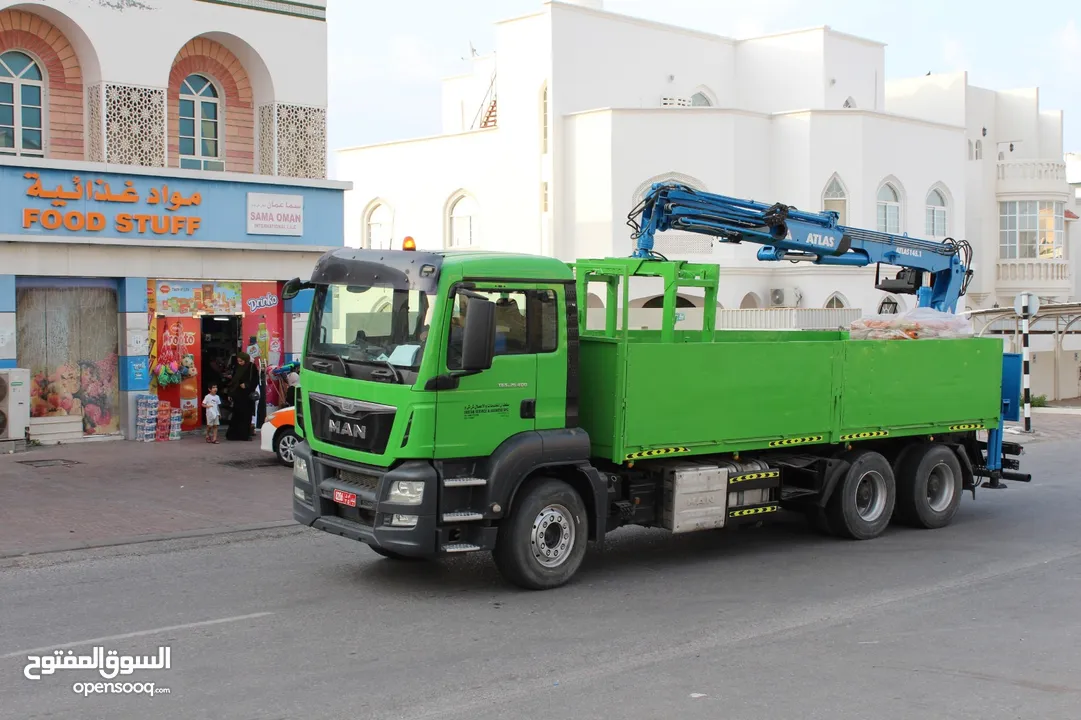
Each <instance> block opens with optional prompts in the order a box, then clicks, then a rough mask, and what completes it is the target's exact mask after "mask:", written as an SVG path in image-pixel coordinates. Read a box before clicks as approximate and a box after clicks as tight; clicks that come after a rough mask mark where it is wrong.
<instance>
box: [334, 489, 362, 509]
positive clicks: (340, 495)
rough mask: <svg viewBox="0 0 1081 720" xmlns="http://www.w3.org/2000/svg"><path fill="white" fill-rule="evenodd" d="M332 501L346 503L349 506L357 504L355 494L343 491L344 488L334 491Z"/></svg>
mask: <svg viewBox="0 0 1081 720" xmlns="http://www.w3.org/2000/svg"><path fill="white" fill-rule="evenodd" d="M334 502H336V503H340V504H342V505H348V506H349V507H356V506H357V494H356V493H351V492H345V491H344V490H335V491H334Z"/></svg>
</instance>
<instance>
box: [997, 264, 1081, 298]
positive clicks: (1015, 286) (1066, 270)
mask: <svg viewBox="0 0 1081 720" xmlns="http://www.w3.org/2000/svg"><path fill="white" fill-rule="evenodd" d="M995 289H996V290H998V291H999V293H1013V292H1023V291H1029V292H1034V293H1037V294H1040V295H1071V294H1072V293H1073V278H1072V277H1071V276H1070V263H1069V261H1068V260H999V261H998V265H997V267H996V274H995Z"/></svg>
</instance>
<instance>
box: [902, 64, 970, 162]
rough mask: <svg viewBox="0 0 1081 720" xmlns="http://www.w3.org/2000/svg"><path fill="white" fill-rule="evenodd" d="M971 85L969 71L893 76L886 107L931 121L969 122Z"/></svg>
mask: <svg viewBox="0 0 1081 720" xmlns="http://www.w3.org/2000/svg"><path fill="white" fill-rule="evenodd" d="M967 88H968V73H965V72H956V73H936V74H934V75H925V76H923V77H915V78H903V79H899V80H890V81H889V82H888V83H886V84H885V110H886V111H887V112H891V113H896V114H898V115H907V116H908V117H913V118H919V119H921V120H929V121H931V122H942V123H948V124H950V125H965V124H966V123H967V122H968V116H967V113H966V107H965V101H966V90H967ZM966 152H967V150H966Z"/></svg>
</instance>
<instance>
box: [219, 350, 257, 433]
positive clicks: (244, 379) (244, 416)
mask: <svg viewBox="0 0 1081 720" xmlns="http://www.w3.org/2000/svg"><path fill="white" fill-rule="evenodd" d="M228 392H229V399H230V400H231V401H232V411H233V412H232V416H231V417H230V419H229V431H228V432H226V433H225V439H226V440H251V416H252V415H253V414H254V413H255V401H254V400H252V393H253V392H255V368H254V366H253V365H252V364H251V357H249V355H248V354H247V353H245V352H241V353H237V356H236V370H235V371H234V372H233V378H232V380H230V381H229V390H228Z"/></svg>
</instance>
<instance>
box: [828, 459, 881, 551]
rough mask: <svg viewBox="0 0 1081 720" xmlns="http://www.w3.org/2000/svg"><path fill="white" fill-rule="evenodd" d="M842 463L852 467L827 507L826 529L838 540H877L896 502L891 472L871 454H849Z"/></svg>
mask: <svg viewBox="0 0 1081 720" xmlns="http://www.w3.org/2000/svg"><path fill="white" fill-rule="evenodd" d="M845 459H846V460H848V462H849V463H851V465H850V466H849V468H848V470H847V471H846V472H845V474H844V476H843V477H842V478H841V480H840V482H838V483H837V487H836V488H835V489H834V491H833V496H832V497H830V499H829V503H828V505H827V507H826V515H827V518H828V520H829V527H830V529H831V530H832V531H833V532H834V534H836V535H838V536H839V537H846V538H851V539H853V540H870V539H872V538H876V537H878V536H879V535H881V534H882V532H883V531H884V530H885V529H886V528H887V527H888V526H889V524H890V518H891V517H892V516H893V508H894V505H895V504H896V502H897V488H896V482H895V480H894V475H893V468H892V467H890V463H889V461H888V460H886V458H884V457H883V456H882V455H880V454H879V453H876V452H873V451H870V450H856V451H853V452H850V453H848V454H846V455H845Z"/></svg>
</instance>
